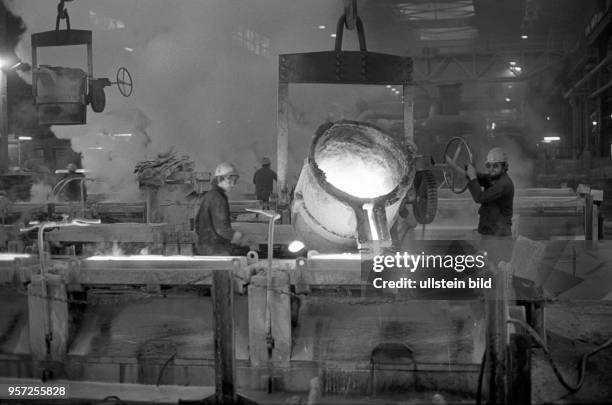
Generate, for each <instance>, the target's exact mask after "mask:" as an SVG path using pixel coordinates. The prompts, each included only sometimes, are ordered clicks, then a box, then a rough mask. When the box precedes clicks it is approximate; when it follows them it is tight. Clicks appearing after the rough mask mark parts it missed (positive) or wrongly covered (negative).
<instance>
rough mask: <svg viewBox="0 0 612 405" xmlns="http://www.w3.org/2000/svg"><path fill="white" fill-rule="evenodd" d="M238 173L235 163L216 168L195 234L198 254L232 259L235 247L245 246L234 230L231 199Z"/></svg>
mask: <svg viewBox="0 0 612 405" xmlns="http://www.w3.org/2000/svg"><path fill="white" fill-rule="evenodd" d="M238 178H239V175H238V171H237V170H236V168H235V167H234V165H233V164H231V163H221V164H220V165H219V166H217V167H216V169H215V173H214V177H213V179H212V182H211V183H212V188H211V190H209V191H207V192H206V193H205V194H204V196H203V197H202V202H201V204H200V209H199V211H198V214H197V216H196V221H195V231H196V233H197V235H198V245H197V254H199V255H205V256H228V255H230V252H231V244H232V243H234V244H239V243H241V241H242V239H243V237H242V233H240V232H239V231H235V230H233V229H232V226H231V223H230V209H229V202H228V199H227V193H229V192H230V191H231V190H232V189H233V188H234V187H235V186H236V182H237V181H238Z"/></svg>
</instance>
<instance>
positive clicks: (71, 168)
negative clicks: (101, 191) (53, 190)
mask: <svg viewBox="0 0 612 405" xmlns="http://www.w3.org/2000/svg"><path fill="white" fill-rule="evenodd" d="M60 182H63V183H64V184H63V185H62V186H60V187H61V190H59V192H60V198H61V199H62V200H64V201H86V200H87V188H86V186H85V176H84V175H83V174H82V173H79V172H77V167H76V165H75V164H74V163H69V164H68V166H66V174H65V175H64V176H63V178H62V179H61V180H60ZM58 184H59V183H58Z"/></svg>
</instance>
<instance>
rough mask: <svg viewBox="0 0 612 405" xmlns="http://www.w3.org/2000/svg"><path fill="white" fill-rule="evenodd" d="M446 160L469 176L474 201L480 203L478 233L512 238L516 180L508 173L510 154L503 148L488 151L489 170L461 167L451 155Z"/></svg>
mask: <svg viewBox="0 0 612 405" xmlns="http://www.w3.org/2000/svg"><path fill="white" fill-rule="evenodd" d="M446 161H447V163H448V164H449V166H451V167H452V168H453V169H455V170H456V171H457V172H459V173H464V174H465V175H466V176H467V178H468V179H469V183H468V189H469V190H470V194H472V198H473V199H474V202H476V203H478V204H480V209H479V210H478V215H479V217H480V219H479V221H478V233H479V234H480V235H482V236H483V237H485V238H486V237H497V238H506V237H507V238H511V236H512V214H513V200H514V183H513V182H512V180H511V179H510V176H508V167H509V166H508V157H507V155H506V153H505V152H504V150H503V149H502V148H493V149H491V150H490V151H489V153H488V154H487V160H486V162H485V167H486V168H487V173H477V172H476V169H475V168H474V166H472V165H471V164H468V166H467V168H466V169H463V168H461V167H459V166H458V165H457V164H456V162H454V161H453V160H452V159H451V158H450V157H449V156H448V155H447V156H446Z"/></svg>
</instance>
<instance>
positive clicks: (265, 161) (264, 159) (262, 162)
mask: <svg viewBox="0 0 612 405" xmlns="http://www.w3.org/2000/svg"><path fill="white" fill-rule="evenodd" d="M261 164H262V165H269V164H270V158H267V157H265V158H263V159H261Z"/></svg>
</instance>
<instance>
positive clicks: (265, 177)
mask: <svg viewBox="0 0 612 405" xmlns="http://www.w3.org/2000/svg"><path fill="white" fill-rule="evenodd" d="M275 180H278V179H277V177H276V173H275V172H274V170H272V169H270V159H269V158H267V157H265V158H263V159H262V160H261V168H259V169H258V170H257V171H256V172H255V174H254V175H253V184H255V195H256V196H257V199H258V200H260V201H262V203H263V208H264V209H269V208H270V205H269V203H270V194H272V190H273V188H274V181H275Z"/></svg>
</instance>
